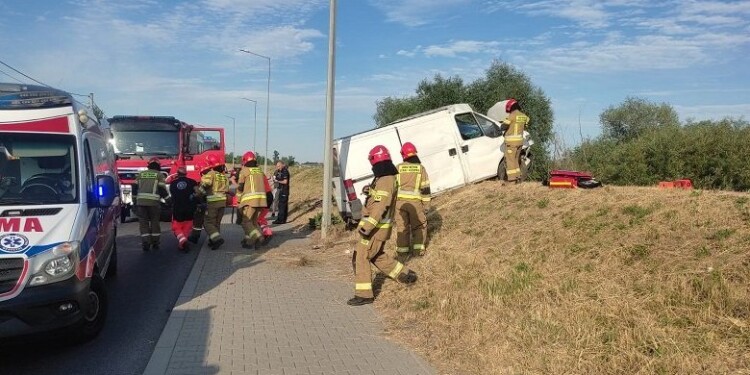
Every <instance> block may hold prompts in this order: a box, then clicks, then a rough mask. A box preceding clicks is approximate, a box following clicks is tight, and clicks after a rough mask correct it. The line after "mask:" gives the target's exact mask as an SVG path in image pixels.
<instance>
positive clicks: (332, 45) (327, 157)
mask: <svg viewBox="0 0 750 375" xmlns="http://www.w3.org/2000/svg"><path fill="white" fill-rule="evenodd" d="M328 30H329V31H328V89H327V92H326V130H325V142H324V146H323V217H322V218H321V219H322V220H321V225H320V229H321V232H320V237H321V239H323V240H325V239H326V237H328V230H329V227H330V226H331V179H332V176H331V175H332V174H333V173H332V172H333V165H332V163H333V155H332V153H333V152H332V151H333V150H332V149H333V106H334V100H333V99H334V93H335V91H336V90H335V89H336V87H335V86H336V0H330V16H329V20H328Z"/></svg>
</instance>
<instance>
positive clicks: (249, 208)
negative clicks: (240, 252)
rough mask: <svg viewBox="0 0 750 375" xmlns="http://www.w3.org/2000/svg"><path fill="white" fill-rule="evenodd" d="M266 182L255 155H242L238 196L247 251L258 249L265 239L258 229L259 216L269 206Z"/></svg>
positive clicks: (250, 153) (247, 153)
mask: <svg viewBox="0 0 750 375" xmlns="http://www.w3.org/2000/svg"><path fill="white" fill-rule="evenodd" d="M265 180H266V175H264V174H263V171H261V170H260V168H258V161H257V160H255V154H254V153H253V152H251V151H248V152H246V153H245V154H244V155H242V169H241V170H240V175H239V179H238V181H237V183H238V184H239V187H238V188H237V195H238V196H239V202H238V203H239V206H240V213H241V215H242V229H243V230H244V231H245V237H244V238H243V239H242V247H243V248H245V249H252V248H257V247H258V246H259V245H260V244H261V241H262V240H263V238H264V237H263V234H262V233H261V231H260V228H259V227H258V216H259V215H260V213H261V212H262V211H263V209H265V208H266V207H267V206H268V203H267V201H266V183H265Z"/></svg>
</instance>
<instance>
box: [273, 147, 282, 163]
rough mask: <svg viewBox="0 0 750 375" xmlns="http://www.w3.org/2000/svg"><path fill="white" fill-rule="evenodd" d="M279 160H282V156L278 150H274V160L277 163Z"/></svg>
mask: <svg viewBox="0 0 750 375" xmlns="http://www.w3.org/2000/svg"><path fill="white" fill-rule="evenodd" d="M279 160H281V156H280V154H279V152H278V151H276V150H273V162H274V163H276V162H277V161H279Z"/></svg>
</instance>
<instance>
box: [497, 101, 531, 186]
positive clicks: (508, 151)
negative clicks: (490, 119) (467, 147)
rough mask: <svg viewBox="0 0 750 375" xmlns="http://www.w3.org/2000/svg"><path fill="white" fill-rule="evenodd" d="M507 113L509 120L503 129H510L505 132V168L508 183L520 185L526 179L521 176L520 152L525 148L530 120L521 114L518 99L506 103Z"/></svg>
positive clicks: (504, 122)
mask: <svg viewBox="0 0 750 375" xmlns="http://www.w3.org/2000/svg"><path fill="white" fill-rule="evenodd" d="M505 112H507V113H509V115H508V118H507V119H505V120H504V121H503V127H507V128H508V130H506V131H505V168H506V171H507V175H508V182H510V183H518V182H521V180H522V179H523V177H524V176H522V174H521V166H520V164H519V152H520V151H521V147H522V146H523V132H524V130H525V129H526V125H528V124H529V121H530V118H529V116H527V115H526V114H525V113H523V112H521V105H520V104H519V103H518V101H516V99H509V100H508V102H507V103H505Z"/></svg>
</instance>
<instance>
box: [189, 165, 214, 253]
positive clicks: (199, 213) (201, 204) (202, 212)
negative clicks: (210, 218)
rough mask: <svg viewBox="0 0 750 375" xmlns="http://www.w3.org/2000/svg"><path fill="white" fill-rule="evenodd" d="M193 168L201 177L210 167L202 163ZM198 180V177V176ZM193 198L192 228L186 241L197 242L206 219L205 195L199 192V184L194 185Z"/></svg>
mask: <svg viewBox="0 0 750 375" xmlns="http://www.w3.org/2000/svg"><path fill="white" fill-rule="evenodd" d="M195 169H196V170H197V171H198V173H200V175H201V177H202V176H203V175H204V174H206V173H208V171H210V170H211V168H208V167H207V166H206V165H204V164H202V163H198V164H196V165H195ZM199 180H200V178H199ZM193 198H194V200H195V212H194V213H193V230H192V231H190V236H189V237H188V241H190V242H192V243H198V239H200V237H201V231H203V222H204V221H205V219H206V197H205V196H204V195H203V194H201V193H200V189H199V186H197V185H196V186H195V194H194V195H193Z"/></svg>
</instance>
